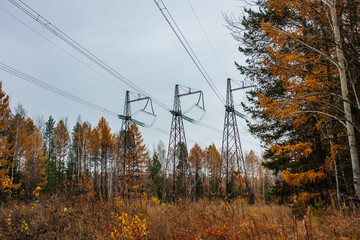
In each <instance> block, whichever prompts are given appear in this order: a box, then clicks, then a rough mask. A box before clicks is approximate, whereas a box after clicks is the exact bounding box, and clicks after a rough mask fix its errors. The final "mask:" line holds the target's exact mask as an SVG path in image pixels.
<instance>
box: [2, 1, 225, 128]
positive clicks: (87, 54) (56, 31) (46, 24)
mask: <svg viewBox="0 0 360 240" xmlns="http://www.w3.org/2000/svg"><path fill="white" fill-rule="evenodd" d="M18 1H19V2H20V3H21V4H19V3H17V2H16V0H9V2H10V3H12V4H13V5H15V6H16V7H17V8H18V9H20V10H21V11H23V12H24V13H25V14H26V15H28V16H29V17H31V18H32V19H34V20H35V21H36V22H38V23H39V24H40V25H42V26H43V27H44V28H46V29H47V30H48V31H50V32H51V33H53V34H54V35H55V36H57V37H58V38H60V39H61V40H63V41H64V42H65V43H67V44H68V45H70V46H71V47H72V48H74V49H75V50H77V51H78V52H79V53H80V54H82V55H83V56H85V57H86V58H88V59H89V60H90V61H92V62H93V63H95V64H96V65H98V66H99V67H100V68H102V69H103V70H105V71H106V72H108V73H109V74H111V75H112V76H113V77H115V78H116V79H118V80H120V81H121V82H123V83H125V84H126V85H128V86H129V87H131V88H132V89H134V90H136V91H138V92H140V93H141V94H143V95H145V96H149V97H151V98H152V100H153V101H154V103H156V104H157V105H158V106H160V107H162V108H163V109H165V110H166V111H167V112H169V111H170V108H169V107H168V106H166V105H165V104H163V103H162V102H160V101H158V100H157V99H155V98H154V97H152V96H151V95H150V94H148V93H147V92H146V91H144V90H142V89H141V88H140V87H138V86H137V85H135V84H134V83H132V82H131V81H130V80H129V79H127V78H126V77H124V76H123V75H121V74H120V73H119V72H117V71H116V70H115V69H113V68H112V67H111V66H109V65H108V64H107V63H105V62H104V61H102V60H101V59H99V58H98V57H97V56H95V55H94V54H93V53H91V52H90V51H89V50H87V49H86V48H85V47H83V46H81V45H80V44H79V43H78V42H76V41H75V40H73V39H72V38H71V37H69V36H68V35H67V34H65V33H64V32H63V31H61V30H60V29H59V28H57V27H56V26H54V25H53V24H52V23H50V22H49V21H48V20H47V19H45V18H44V17H42V16H41V15H40V14H39V13H37V12H36V11H35V10H34V9H32V8H31V7H30V6H28V5H27V4H25V3H24V2H23V1H21V0H18ZM3 10H4V9H3ZM5 12H7V11H5ZM7 13H9V12H7ZM168 13H169V14H170V12H168ZM9 14H10V13H9ZM10 15H11V16H13V15H12V14H10ZM170 16H171V15H170ZM13 17H15V16H13ZM164 17H166V16H164ZM15 18H16V17H15ZM171 18H172V17H171ZM16 19H17V18H16ZM18 20H19V19H18ZM172 20H173V18H172ZM19 21H20V22H22V21H21V20H19ZM173 22H174V23H175V21H174V20H173ZM22 23H23V24H25V23H24V22H22ZM169 24H170V26H172V25H171V23H170V22H169ZM175 24H176V23H175ZM25 26H27V27H28V28H30V29H31V30H33V29H32V28H31V27H29V26H28V25H27V24H25ZM176 27H177V29H178V30H179V31H180V28H179V27H178V26H177V24H176ZM173 30H174V32H175V33H176V31H175V29H173ZM33 31H34V32H36V33H37V34H39V35H40V36H42V37H43V38H45V39H46V40H48V41H50V40H49V39H47V38H46V37H44V36H43V35H41V34H40V33H38V32H37V31H35V30H33ZM180 32H181V31H180ZM181 35H182V36H183V34H182V33H181ZM177 36H178V35H177ZM183 38H184V39H185V37H184V36H183ZM179 40H180V39H179ZM185 41H186V39H185ZM50 42H51V43H53V42H52V41H50ZM186 43H187V45H188V46H189V47H190V45H189V43H188V42H187V41H186ZM53 44H54V45H55V46H57V45H56V44H55V43H53ZM183 46H184V47H185V48H186V46H185V45H183ZM57 47H58V48H60V49H61V50H63V49H62V48H61V47H59V46H57ZM186 49H187V48H186ZM190 50H191V52H192V53H193V54H194V55H195V53H194V52H193V51H192V49H191V47H190ZM63 51H64V52H66V51H65V50H63ZM187 51H188V50H187ZM66 53H68V52H66ZM188 53H189V54H190V52H188ZM68 54H69V55H70V56H72V57H73V58H75V59H77V58H76V57H74V56H73V55H71V54H70V53H68ZM190 56H191V54H190ZM191 57H192V56H191ZM195 57H196V55H195ZM192 59H193V61H194V63H196V61H195V58H193V57H192ZM196 59H197V60H198V58H197V57H196ZM77 60H79V59H77ZM79 61H80V60H79ZM80 62H82V61H80ZM198 62H199V63H200V61H199V60H198ZM82 63H83V62H82ZM83 64H84V65H86V66H88V65H87V64H85V63H83ZM197 66H198V69H199V70H200V71H201V69H200V67H199V65H197ZM200 66H201V67H202V68H203V66H202V65H201V63H200ZM88 67H89V68H91V67H90V66H88ZM91 69H92V68H91ZM203 69H204V68H203ZM92 70H93V71H95V70H94V69H92ZM95 72H97V71H95ZM201 72H202V71H201ZM204 72H205V73H203V72H202V74H203V76H204V78H205V79H206V80H207V82H208V84H209V85H210V87H211V88H212V90H213V91H214V92H215V94H216V95H217V96H218V98H219V99H220V101H222V102H223V103H225V102H224V101H223V100H222V97H221V94H220V93H219V91H218V89H217V88H216V86H215V84H214V83H213V82H212V80H211V79H210V77H209V80H208V79H207V77H206V75H207V76H208V74H207V73H206V71H205V69H204ZM97 73H98V72H97ZM98 74H100V73H98ZM205 74H206V75H205ZM100 75H101V76H103V75H102V74H100ZM103 77H104V76H103ZM104 78H106V77H104ZM106 79H107V78H106ZM209 81H211V82H212V84H213V86H212V85H211V84H210V82H209ZM200 126H203V127H206V128H208V129H210V130H213V131H216V132H219V130H218V129H216V128H214V127H212V126H209V125H207V124H200Z"/></svg>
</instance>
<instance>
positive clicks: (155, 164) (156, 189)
mask: <svg viewBox="0 0 360 240" xmlns="http://www.w3.org/2000/svg"><path fill="white" fill-rule="evenodd" d="M148 172H149V179H150V181H151V182H150V193H151V194H152V195H154V196H156V197H157V198H158V199H161V197H162V194H163V189H162V188H163V181H164V179H163V177H162V176H161V163H160V161H159V157H158V155H157V153H154V155H153V157H152V158H151V159H150V164H149V170H148Z"/></svg>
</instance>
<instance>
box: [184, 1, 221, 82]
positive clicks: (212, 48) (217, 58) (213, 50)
mask: <svg viewBox="0 0 360 240" xmlns="http://www.w3.org/2000/svg"><path fill="white" fill-rule="evenodd" d="M187 1H188V3H189V5H190V8H191V10H192V12H193V14H194V16H195V18H196V20H197V22H198V23H199V25H200V28H201V30H202V32H203V33H204V35H205V38H206V40H207V42H208V43H209V46H210V48H211V50H212V52H213V54H214V56H215V58H216V60H217V62H218V63H219V65H220V67H221V69H222V70H223V72H224V74H225V76H226V77H228V74H227V72H226V70H225V68H224V65H223V64H222V63H221V61H220V58H219V56H218V55H217V53H216V51H215V48H214V47H213V45H212V44H211V41H210V38H209V37H208V35H207V34H206V31H205V29H204V27H203V25H202V24H201V22H200V19H199V17H198V16H197V14H196V12H195V9H194V7H193V5H192V4H191V2H190V0H187Z"/></svg>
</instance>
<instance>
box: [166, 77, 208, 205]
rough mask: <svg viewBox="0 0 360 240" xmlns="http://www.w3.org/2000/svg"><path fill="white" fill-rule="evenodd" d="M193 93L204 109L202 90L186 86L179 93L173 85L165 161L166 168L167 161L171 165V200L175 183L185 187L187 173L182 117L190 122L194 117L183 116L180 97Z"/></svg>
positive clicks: (173, 197)
mask: <svg viewBox="0 0 360 240" xmlns="http://www.w3.org/2000/svg"><path fill="white" fill-rule="evenodd" d="M193 94H199V99H200V100H199V101H198V103H197V104H196V105H197V106H198V107H199V108H200V109H202V110H203V111H205V107H204V98H203V93H202V91H199V90H197V91H193V90H192V89H191V88H188V91H187V92H186V93H183V94H180V93H179V85H178V84H176V85H175V94H174V107H173V110H171V111H170V112H171V114H172V122H171V129H170V138H169V147H168V156H167V163H166V165H167V166H166V170H167V167H168V164H169V163H171V165H172V200H173V201H175V195H176V190H177V189H176V188H177V186H176V183H177V182H178V183H179V182H180V186H178V187H181V188H182V189H183V190H184V189H185V188H186V186H185V184H186V175H187V171H186V168H187V164H188V162H187V158H188V151H187V145H186V138H185V129H184V123H183V119H184V120H186V121H189V122H191V123H193V122H195V120H194V119H192V118H189V117H187V116H185V115H184V114H183V113H182V112H181V104H180V98H181V97H184V96H188V95H193ZM201 100H202V101H201ZM199 103H201V104H202V105H201V106H200V105H199ZM177 171H178V172H179V175H180V179H178V181H177V179H176V175H177ZM164 183H165V182H164ZM164 186H165V185H164Z"/></svg>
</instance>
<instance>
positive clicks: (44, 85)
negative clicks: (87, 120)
mask: <svg viewBox="0 0 360 240" xmlns="http://www.w3.org/2000/svg"><path fill="white" fill-rule="evenodd" d="M0 70H3V71H5V72H7V73H10V74H12V75H14V76H16V77H18V78H21V79H23V80H25V81H27V82H29V83H32V84H34V85H37V86H39V87H41V88H44V89H46V90H48V91H51V92H53V93H55V94H57V95H60V96H62V97H65V98H67V99H69V100H71V101H74V102H77V103H79V104H82V105H84V106H87V107H89V108H92V109H94V110H97V111H99V112H103V113H106V114H108V115H111V116H113V117H116V118H117V119H118V118H119V117H118V114H117V113H115V112H113V111H111V110H108V109H106V108H103V107H100V106H99V105H96V104H94V103H92V102H89V101H87V100H85V99H83V98H80V97H78V96H75V95H73V94H71V93H68V92H66V91H64V90H61V89H59V88H57V87H54V86H52V85H50V84H48V83H46V82H43V81H41V80H39V79H36V78H34V77H32V76H30V75H27V74H25V73H23V72H21V71H19V70H16V69H14V68H12V67H10V66H7V65H5V64H3V63H0ZM149 128H150V129H151V130H153V131H156V132H159V133H162V134H169V132H167V131H165V130H163V129H160V128H156V127H149ZM192 141H194V140H192Z"/></svg>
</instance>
